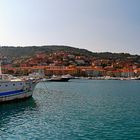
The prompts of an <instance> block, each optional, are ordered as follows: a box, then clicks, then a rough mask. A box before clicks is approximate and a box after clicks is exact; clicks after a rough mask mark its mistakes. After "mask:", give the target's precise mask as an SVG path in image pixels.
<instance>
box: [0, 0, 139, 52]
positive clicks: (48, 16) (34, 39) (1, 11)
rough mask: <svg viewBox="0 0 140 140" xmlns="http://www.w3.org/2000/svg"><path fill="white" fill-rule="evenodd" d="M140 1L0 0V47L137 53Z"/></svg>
mask: <svg viewBox="0 0 140 140" xmlns="http://www.w3.org/2000/svg"><path fill="white" fill-rule="evenodd" d="M139 7H140V0H0V45H1V46H32V45H35V46H37V45H39V46H41V45H68V46H72V47H77V48H84V49H88V50H90V51H93V52H117V53H119V52H126V53H131V54H140V8H139Z"/></svg>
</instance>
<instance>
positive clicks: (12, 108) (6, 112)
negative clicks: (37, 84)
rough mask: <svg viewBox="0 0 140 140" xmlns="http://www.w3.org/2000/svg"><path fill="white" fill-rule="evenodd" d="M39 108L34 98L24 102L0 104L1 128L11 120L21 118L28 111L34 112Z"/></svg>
mask: <svg viewBox="0 0 140 140" xmlns="http://www.w3.org/2000/svg"><path fill="white" fill-rule="evenodd" d="M36 108H37V104H36V102H35V100H34V99H33V98H30V99H28V100H24V101H16V102H10V103H5V104H0V120H1V121H0V128H1V127H2V125H3V124H6V123H8V122H9V121H10V119H11V118H13V117H15V119H16V117H19V116H20V115H23V114H24V113H25V112H26V111H32V110H35V109H36Z"/></svg>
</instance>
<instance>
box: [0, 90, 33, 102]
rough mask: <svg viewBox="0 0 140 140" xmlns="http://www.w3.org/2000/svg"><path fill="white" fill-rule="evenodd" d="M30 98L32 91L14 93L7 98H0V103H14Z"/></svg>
mask: <svg viewBox="0 0 140 140" xmlns="http://www.w3.org/2000/svg"><path fill="white" fill-rule="evenodd" d="M29 97H32V91H28V92H27V91H23V92H20V93H18V94H17V93H15V94H11V95H7V96H0V103H3V102H8V101H15V100H22V99H27V98H29Z"/></svg>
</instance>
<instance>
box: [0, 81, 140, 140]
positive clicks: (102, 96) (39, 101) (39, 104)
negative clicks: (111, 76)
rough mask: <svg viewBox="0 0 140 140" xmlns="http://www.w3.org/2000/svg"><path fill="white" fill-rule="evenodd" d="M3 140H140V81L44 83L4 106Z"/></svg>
mask: <svg viewBox="0 0 140 140" xmlns="http://www.w3.org/2000/svg"><path fill="white" fill-rule="evenodd" d="M0 140H140V81H133V80H124V81H120V80H116V81H115V80H114V81H113V80H70V81H69V82H42V83H39V84H38V85H37V86H36V88H35V90H34V94H33V98H30V99H28V100H26V101H21V102H15V103H8V104H1V105H0Z"/></svg>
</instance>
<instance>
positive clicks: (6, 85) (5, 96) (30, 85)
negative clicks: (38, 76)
mask: <svg viewBox="0 0 140 140" xmlns="http://www.w3.org/2000/svg"><path fill="white" fill-rule="evenodd" d="M35 85H36V82H33V81H31V80H21V79H18V78H15V77H12V76H10V75H8V74H2V73H1V66H0V103H1V102H7V101H13V100H20V99H26V98H29V97H31V96H32V94H33V90H34V87H35Z"/></svg>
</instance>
